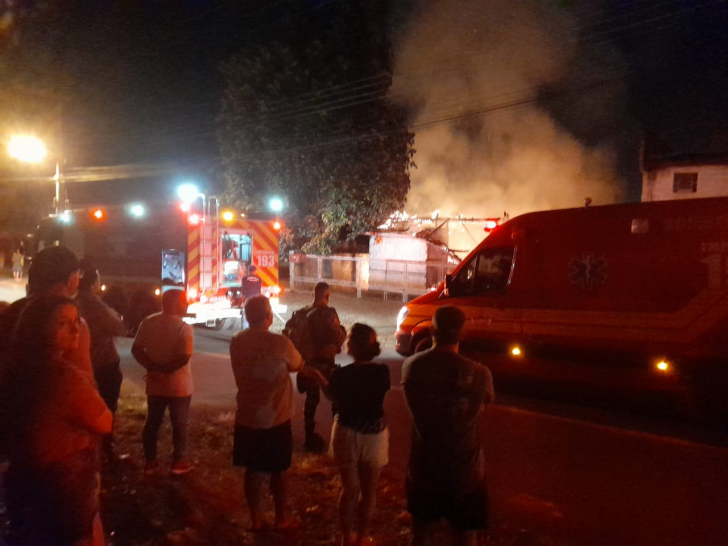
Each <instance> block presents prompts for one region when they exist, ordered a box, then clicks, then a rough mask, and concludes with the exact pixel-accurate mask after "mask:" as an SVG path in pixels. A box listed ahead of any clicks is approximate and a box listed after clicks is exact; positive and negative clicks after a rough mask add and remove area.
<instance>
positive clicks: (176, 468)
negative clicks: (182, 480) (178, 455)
mask: <svg viewBox="0 0 728 546" xmlns="http://www.w3.org/2000/svg"><path fill="white" fill-rule="evenodd" d="M190 470H192V465H191V464H190V463H188V462H186V461H175V462H173V463H172V467H171V468H170V469H169V473H170V474H174V475H175V476H181V475H182V474H187V473H188V472H189V471H190Z"/></svg>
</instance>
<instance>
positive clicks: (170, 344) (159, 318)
mask: <svg viewBox="0 0 728 546" xmlns="http://www.w3.org/2000/svg"><path fill="white" fill-rule="evenodd" d="M134 345H139V346H141V347H143V348H144V349H145V350H146V351H147V355H149V358H151V359H152V361H154V362H155V363H158V364H162V363H164V362H169V361H170V360H172V359H173V358H177V357H180V356H182V355H191V354H192V352H193V350H194V333H193V331H192V326H190V325H189V324H187V323H186V322H184V321H183V320H182V318H181V317H178V316H176V315H171V314H168V313H155V314H154V315H149V316H148V317H147V318H145V319H144V320H143V321H142V322H141V324H140V325H139V329H138V330H137V335H136V338H135V339H134ZM144 379H145V380H146V383H147V396H173V397H176V396H190V395H191V394H192V391H193V384H192V366H191V364H190V363H189V362H188V363H187V364H185V365H184V366H183V367H182V368H180V369H179V370H177V371H175V372H172V373H160V372H147V375H145V376H144Z"/></svg>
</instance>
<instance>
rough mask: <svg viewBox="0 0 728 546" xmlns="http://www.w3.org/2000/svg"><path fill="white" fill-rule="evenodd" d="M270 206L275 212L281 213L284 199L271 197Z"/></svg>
mask: <svg viewBox="0 0 728 546" xmlns="http://www.w3.org/2000/svg"><path fill="white" fill-rule="evenodd" d="M268 206H269V207H270V210H272V211H273V212H280V211H282V210H283V199H281V198H280V197H271V199H270V201H268Z"/></svg>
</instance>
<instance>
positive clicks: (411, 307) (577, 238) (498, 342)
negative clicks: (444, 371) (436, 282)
mask: <svg viewBox="0 0 728 546" xmlns="http://www.w3.org/2000/svg"><path fill="white" fill-rule="evenodd" d="M442 305H455V306H457V307H459V308H461V309H462V310H463V311H464V312H465V313H466V315H467V319H468V321H467V334H466V338H465V339H464V341H463V343H462V344H461V352H463V353H464V354H468V355H470V356H472V357H474V358H476V359H477V360H480V361H482V362H483V363H485V364H486V365H487V366H488V367H489V368H490V369H491V370H492V372H493V374H494V376H495V377H496V380H497V381H498V380H500V381H504V382H507V381H509V380H511V379H518V380H522V381H525V382H529V381H530V382H531V383H532V384H546V383H548V384H551V385H560V386H562V387H564V386H567V387H572V391H576V390H579V389H582V388H584V387H585V386H588V387H589V390H584V392H585V393H586V392H590V393H591V392H594V389H596V390H598V391H609V392H622V393H624V392H645V391H648V392H650V391H651V392H653V393H655V392H662V393H672V394H682V395H686V394H687V395H688V396H689V397H690V399H691V400H692V402H694V403H697V404H699V405H705V406H706V407H707V405H709V404H711V403H714V402H715V401H717V400H722V399H724V398H726V397H725V396H724V395H723V392H724V390H725V389H726V382H727V381H726V380H727V379H728V373H726V371H725V370H726V367H728V198H710V199H689V200H687V199H686V200H678V201H662V202H650V203H632V204H619V205H608V206H598V207H597V206H595V207H584V208H579V209H565V210H553V211H544V212H534V213H530V214H524V215H522V216H519V217H516V218H513V219H511V220H509V221H507V222H505V223H504V224H502V225H500V226H498V227H497V228H495V229H494V230H493V231H492V232H491V233H490V235H489V236H488V237H487V238H486V239H485V240H484V241H483V242H482V243H481V244H480V245H479V246H478V247H477V248H476V249H475V250H473V251H472V252H471V253H470V254H469V255H468V257H467V258H466V259H465V260H463V262H462V263H461V264H460V265H459V266H458V267H457V269H456V270H455V271H454V272H453V274H452V275H451V276H448V278H447V279H446V281H445V282H444V283H443V284H441V285H440V286H439V287H438V288H437V290H436V291H434V292H431V293H428V294H425V295H423V296H421V297H419V298H417V299H415V300H413V301H411V302H410V303H408V304H407V305H406V306H405V307H403V308H402V310H401V311H400V314H399V317H398V319H397V333H396V337H397V344H396V349H397V351H398V352H399V353H400V354H402V355H410V354H412V353H413V352H415V351H418V350H421V349H423V348H426V347H428V346H429V344H430V323H431V318H432V315H433V313H434V311H435V310H436V309H437V308H438V307H439V306H442Z"/></svg>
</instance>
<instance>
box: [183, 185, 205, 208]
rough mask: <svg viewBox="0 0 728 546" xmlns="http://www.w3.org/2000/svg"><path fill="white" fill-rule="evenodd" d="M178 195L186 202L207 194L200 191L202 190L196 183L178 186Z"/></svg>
mask: <svg viewBox="0 0 728 546" xmlns="http://www.w3.org/2000/svg"><path fill="white" fill-rule="evenodd" d="M177 196H178V197H179V198H180V199H181V200H182V202H184V203H192V201H194V200H195V199H197V198H198V197H202V198H203V199H204V198H205V195H204V194H202V193H200V191H199V190H198V189H197V186H195V185H194V184H189V183H188V184H182V185H181V186H179V187H178V188H177Z"/></svg>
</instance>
